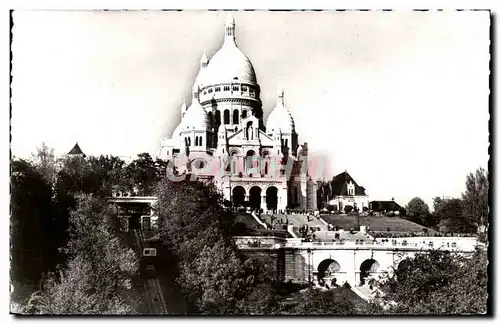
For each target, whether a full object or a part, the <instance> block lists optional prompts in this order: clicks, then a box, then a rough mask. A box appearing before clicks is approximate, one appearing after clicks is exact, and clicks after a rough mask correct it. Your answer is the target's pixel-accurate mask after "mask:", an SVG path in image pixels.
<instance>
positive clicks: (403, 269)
mask: <svg viewBox="0 0 500 324" xmlns="http://www.w3.org/2000/svg"><path fill="white" fill-rule="evenodd" d="M412 265H413V262H412V261H411V258H410V257H406V258H403V259H401V260H400V261H399V263H398V265H397V267H396V269H395V270H396V271H395V275H396V278H397V280H398V281H401V280H404V279H405V278H406V276H407V275H408V272H409V270H410V268H411V267H412Z"/></svg>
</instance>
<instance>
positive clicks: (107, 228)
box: [28, 195, 138, 314]
mask: <svg viewBox="0 0 500 324" xmlns="http://www.w3.org/2000/svg"><path fill="white" fill-rule="evenodd" d="M77 206H78V207H77V208H76V209H75V210H74V211H72V212H71V217H70V225H71V226H70V228H71V230H70V241H69V243H68V246H67V250H68V255H69V256H70V259H69V262H68V266H67V267H66V268H65V269H62V270H60V271H59V274H58V275H55V274H52V275H50V276H49V279H48V280H47V282H46V283H45V287H44V288H43V289H42V290H41V291H39V292H37V293H35V294H34V295H33V297H32V298H31V300H30V303H29V304H28V311H29V312H34V313H42V314H127V313H130V312H131V308H130V306H128V304H127V301H126V292H127V290H129V289H130V288H131V281H130V280H131V277H132V276H133V275H135V273H136V272H137V270H138V260H137V258H136V255H135V253H134V252H133V251H132V250H131V249H129V248H123V247H122V246H121V245H120V242H119V239H118V238H117V237H116V236H115V235H114V234H113V228H114V225H113V224H114V223H115V221H114V219H115V217H113V216H114V213H113V210H112V208H111V207H110V206H107V205H106V204H105V203H104V202H103V201H102V200H100V199H96V198H93V197H91V196H88V195H82V196H79V197H78V204H77Z"/></svg>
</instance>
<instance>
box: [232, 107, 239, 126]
mask: <svg viewBox="0 0 500 324" xmlns="http://www.w3.org/2000/svg"><path fill="white" fill-rule="evenodd" d="M238 115H239V112H238V110H237V109H235V110H234V111H233V124H238V123H239V116H238Z"/></svg>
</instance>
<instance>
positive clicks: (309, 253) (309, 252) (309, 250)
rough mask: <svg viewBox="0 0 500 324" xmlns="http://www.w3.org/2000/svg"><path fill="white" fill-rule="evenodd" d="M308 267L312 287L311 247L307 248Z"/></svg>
mask: <svg viewBox="0 0 500 324" xmlns="http://www.w3.org/2000/svg"><path fill="white" fill-rule="evenodd" d="M307 259H308V260H307V261H308V262H307V269H308V274H309V288H311V249H310V248H309V249H307Z"/></svg>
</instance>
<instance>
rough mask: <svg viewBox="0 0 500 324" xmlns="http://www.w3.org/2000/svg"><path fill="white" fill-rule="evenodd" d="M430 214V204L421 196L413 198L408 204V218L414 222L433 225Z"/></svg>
mask: <svg viewBox="0 0 500 324" xmlns="http://www.w3.org/2000/svg"><path fill="white" fill-rule="evenodd" d="M429 216H430V211H429V206H428V205H427V204H426V203H425V202H424V201H423V200H422V199H421V198H419V197H415V198H413V199H412V200H410V201H409V202H408V204H407V205H406V218H407V219H408V220H410V221H412V222H414V223H417V224H420V225H424V226H431V225H432V224H431V222H429Z"/></svg>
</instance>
